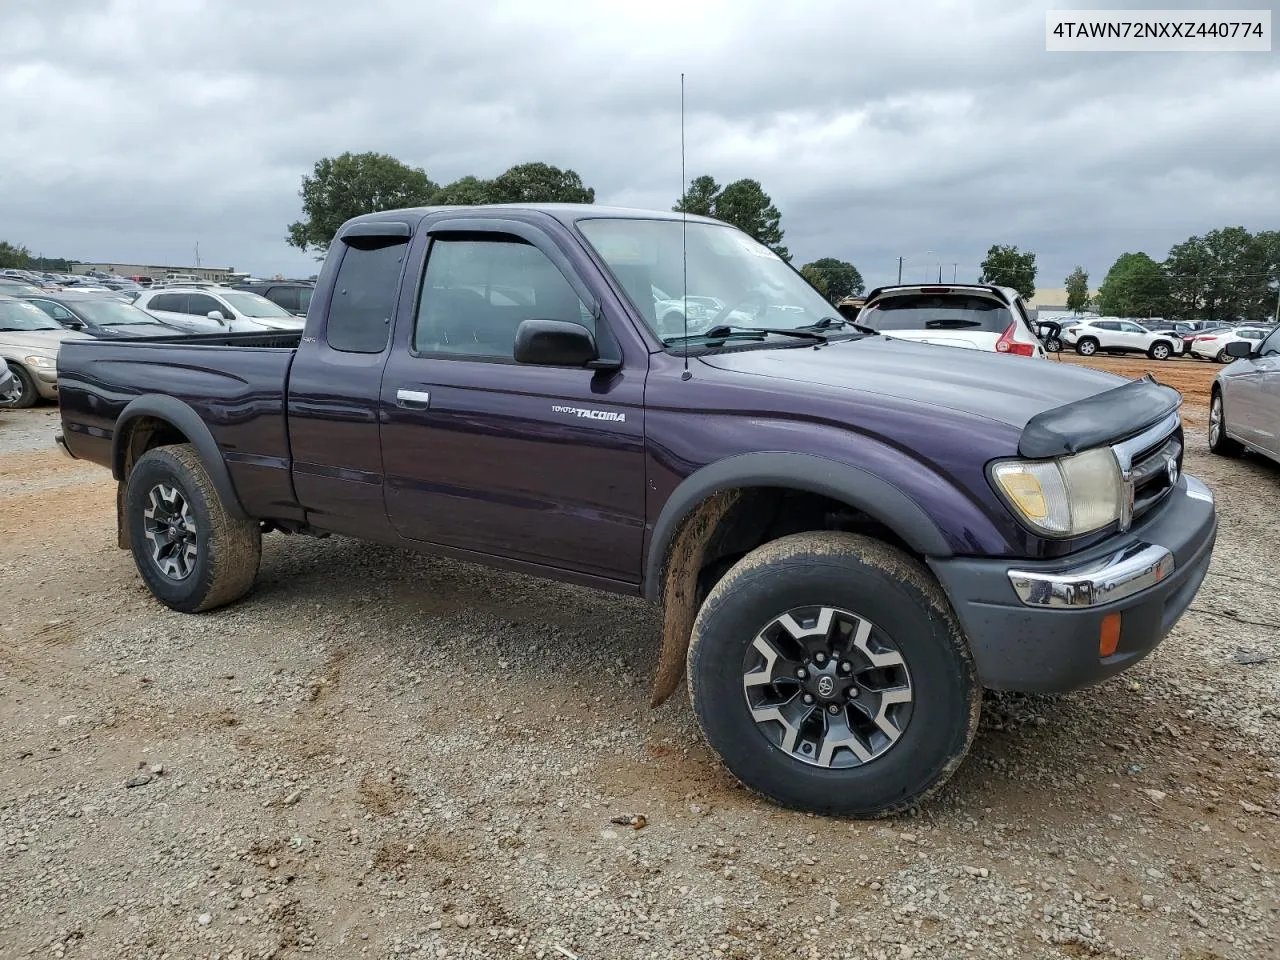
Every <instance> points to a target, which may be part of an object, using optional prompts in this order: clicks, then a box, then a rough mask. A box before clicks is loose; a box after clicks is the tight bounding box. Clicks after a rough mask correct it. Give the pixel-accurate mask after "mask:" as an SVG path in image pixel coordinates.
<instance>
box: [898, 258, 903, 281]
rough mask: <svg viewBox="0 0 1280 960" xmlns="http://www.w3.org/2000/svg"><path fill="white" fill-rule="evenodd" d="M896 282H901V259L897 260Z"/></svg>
mask: <svg viewBox="0 0 1280 960" xmlns="http://www.w3.org/2000/svg"><path fill="white" fill-rule="evenodd" d="M898 282H899V283H901V282H902V257H899V258H898Z"/></svg>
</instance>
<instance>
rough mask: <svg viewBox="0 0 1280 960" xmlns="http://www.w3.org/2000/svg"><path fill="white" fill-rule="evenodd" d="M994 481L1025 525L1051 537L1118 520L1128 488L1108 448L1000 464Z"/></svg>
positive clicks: (1075, 534)
mask: <svg viewBox="0 0 1280 960" xmlns="http://www.w3.org/2000/svg"><path fill="white" fill-rule="evenodd" d="M991 479H992V480H993V481H994V482H995V486H996V489H997V490H999V491H1000V493H1001V494H1003V496H1004V499H1005V501H1006V502H1007V503H1008V504H1009V505H1010V506H1011V507H1013V509H1014V510H1015V511H1016V512H1017V514H1018V515H1019V516H1020V517H1021V518H1022V520H1023V521H1024V522H1025V523H1026V524H1027V526H1029V527H1031V528H1032V529H1033V530H1035V531H1036V532H1037V533H1041V534H1044V535H1045V536H1048V537H1078V536H1080V535H1081V534H1085V533H1089V532H1091V531H1093V530H1098V529H1100V528H1102V527H1105V526H1106V525H1107V524H1109V523H1114V522H1115V521H1116V520H1118V519H1120V509H1121V502H1122V497H1123V495H1124V485H1123V482H1122V480H1121V477H1120V465H1119V464H1118V463H1117V462H1116V458H1115V455H1114V454H1113V453H1112V452H1111V451H1110V450H1109V449H1105V448H1099V449H1097V450H1086V451H1085V452H1084V453H1078V454H1076V455H1075V456H1072V457H1062V458H1060V459H1057V460H1004V461H1000V462H998V463H995V464H993V465H992V467H991Z"/></svg>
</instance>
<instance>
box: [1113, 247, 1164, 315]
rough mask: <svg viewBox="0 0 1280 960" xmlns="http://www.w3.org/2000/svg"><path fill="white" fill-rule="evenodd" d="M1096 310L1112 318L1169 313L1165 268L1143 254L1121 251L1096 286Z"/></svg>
mask: <svg viewBox="0 0 1280 960" xmlns="http://www.w3.org/2000/svg"><path fill="white" fill-rule="evenodd" d="M1098 309H1099V310H1100V311H1101V312H1102V313H1104V314H1107V315H1108V316H1113V317H1156V316H1163V315H1164V314H1166V313H1168V312H1169V284H1168V281H1167V280H1166V278H1165V275H1164V269H1163V268H1162V267H1161V266H1160V264H1158V263H1156V262H1155V261H1154V260H1152V259H1151V258H1150V257H1149V256H1147V255H1146V254H1145V253H1122V254H1120V256H1119V257H1118V258H1116V262H1115V263H1113V264H1112V265H1111V269H1110V270H1108V271H1107V276H1106V278H1105V279H1104V280H1103V281H1102V285H1101V286H1100V287H1098Z"/></svg>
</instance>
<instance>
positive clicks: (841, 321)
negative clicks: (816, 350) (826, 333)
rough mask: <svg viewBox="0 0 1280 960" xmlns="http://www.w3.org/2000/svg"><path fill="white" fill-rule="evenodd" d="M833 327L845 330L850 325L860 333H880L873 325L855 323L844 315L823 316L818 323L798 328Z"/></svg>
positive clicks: (817, 328)
mask: <svg viewBox="0 0 1280 960" xmlns="http://www.w3.org/2000/svg"><path fill="white" fill-rule="evenodd" d="M832 327H834V328H835V329H837V330H843V329H844V328H845V327H849V328H850V329H852V330H857V331H858V333H865V334H867V335H868V336H872V337H878V336H879V335H880V331H879V330H876V329H874V328H872V327H868V326H866V325H864V324H861V323H854V322H853V321H852V320H847V319H845V318H844V317H823V318H822V319H821V320H819V321H818V322H817V323H813V324H810V325H809V326H807V327H799V328H797V329H800V330H830V329H831V328H832Z"/></svg>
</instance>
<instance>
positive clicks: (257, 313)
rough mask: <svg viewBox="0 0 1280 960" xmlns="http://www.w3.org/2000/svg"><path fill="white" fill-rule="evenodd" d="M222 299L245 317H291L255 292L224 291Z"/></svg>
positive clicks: (286, 311) (277, 305) (280, 307)
mask: <svg viewBox="0 0 1280 960" xmlns="http://www.w3.org/2000/svg"><path fill="white" fill-rule="evenodd" d="M221 297H222V299H223V300H225V301H227V303H229V304H231V305H232V306H233V307H235V308H236V310H238V311H239V312H240V313H242V314H244V315H245V316H246V317H292V316H293V314H291V313H290V312H289V311H288V310H286V309H285V308H284V307H282V306H280V305H279V304H276V303H272V302H271V301H270V300H268V299H267V298H266V297H260V296H258V295H257V294H256V293H224V294H221Z"/></svg>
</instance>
